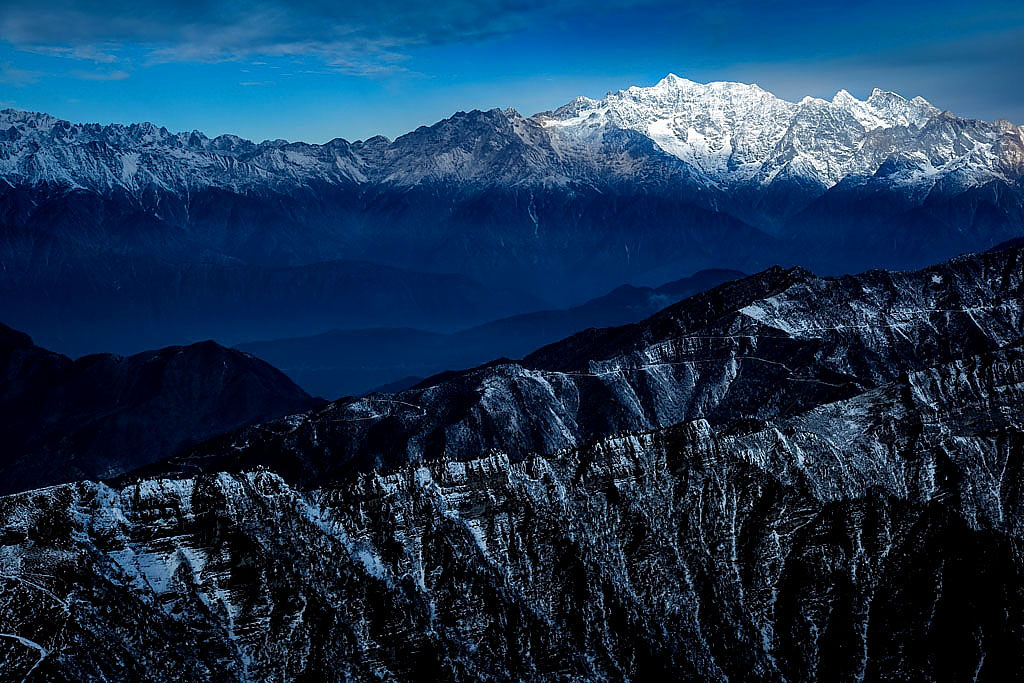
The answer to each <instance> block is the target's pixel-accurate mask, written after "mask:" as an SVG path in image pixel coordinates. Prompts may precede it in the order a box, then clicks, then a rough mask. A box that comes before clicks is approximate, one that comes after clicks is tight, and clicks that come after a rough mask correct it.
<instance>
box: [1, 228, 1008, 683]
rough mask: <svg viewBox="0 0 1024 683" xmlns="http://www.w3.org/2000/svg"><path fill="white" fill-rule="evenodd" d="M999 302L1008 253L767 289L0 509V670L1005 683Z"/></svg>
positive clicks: (735, 286)
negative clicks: (126, 477)
mask: <svg viewBox="0 0 1024 683" xmlns="http://www.w3.org/2000/svg"><path fill="white" fill-rule="evenodd" d="M1022 283H1024V249H1022V248H1015V249H1007V250H1003V251H999V252H996V253H991V254H984V255H979V256H969V257H963V258H959V259H955V260H953V261H951V262H949V263H946V264H942V265H938V266H934V267H932V268H927V269H925V270H922V271H916V272H908V273H889V272H883V271H873V272H869V273H866V274H863V275H859V276H855V277H845V278H840V279H823V278H819V277H816V276H814V275H812V274H811V273H808V272H806V271H802V270H784V269H771V270H768V271H765V272H763V273H760V274H758V275H755V276H752V277H750V278H747V279H744V280H740V281H737V282H733V283H728V284H725V285H723V286H721V287H718V288H715V289H713V290H710V291H708V292H705V293H703V294H700V295H698V296H695V297H691V298H690V299H687V300H686V301H683V302H681V303H679V304H677V305H675V306H672V307H670V308H668V309H666V310H665V311H663V312H661V313H659V314H657V315H655V316H654V317H652V318H650V319H648V320H646V321H644V322H642V323H639V324H635V325H629V326H626V327H621V328H613V329H606V330H594V331H589V332H586V333H583V334H580V335H576V336H575V337H571V338H569V339H567V340H565V341H563V342H559V343H557V344H553V345H551V346H548V347H546V348H544V349H541V350H540V351H538V352H536V353H534V354H532V355H531V356H528V357H527V358H526V359H525V360H524V361H522V362H521V363H512V362H506V363H496V364H491V365H488V366H486V367H482V368H479V369H476V370H472V371H468V372H465V373H459V374H455V375H453V376H446V377H443V378H439V379H437V380H435V381H432V382H428V383H426V384H425V385H424V386H423V387H421V388H418V389H415V390H411V391H406V392H402V393H399V394H394V395H386V394H378V395H375V396H370V397H367V398H365V399H361V400H358V401H346V402H335V403H332V404H329V405H327V406H326V407H323V408H319V409H315V410H313V411H310V412H307V413H305V414H303V415H300V416H294V417H292V418H289V419H287V420H280V421H276V422H271V423H267V424H264V425H261V426H259V427H253V428H246V429H243V430H241V431H240V432H237V433H236V434H234V435H232V436H230V437H225V438H221V439H217V440H214V441H212V442H208V443H206V444H203V445H201V446H200V447H198V448H197V449H195V450H194V451H193V452H192V454H191V455H190V456H189V457H187V458H183V459H176V460H174V461H172V462H171V463H169V464H167V465H164V466H162V470H161V472H157V471H156V470H153V471H152V472H151V474H150V475H149V476H146V477H142V478H139V477H138V476H134V477H132V478H131V480H124V481H121V482H119V483H117V484H116V485H109V484H99V483H91V482H82V483H77V484H69V485H64V486H60V487H54V488H49V489H45V490H40V491H33V492H27V493H23V494H19V495H16V496H8V497H6V498H0V523H2V525H3V531H2V532H0V533H2V537H0V581H2V582H3V584H4V590H3V592H2V593H0V596H2V597H0V632H2V633H3V634H5V636H3V637H0V648H2V650H0V653H2V656H3V659H0V666H2V667H3V670H4V671H5V672H13V673H14V677H15V678H18V679H20V677H21V676H23V675H25V674H26V673H27V674H30V676H29V678H30V680H31V679H32V677H37V678H38V679H50V678H56V679H64V678H70V679H87V678H90V677H96V678H108V679H109V678H141V679H154V680H170V679H174V680H211V679H217V680H295V679H316V680H321V679H332V680H341V679H350V680H370V679H375V678H380V677H383V678H400V679H403V678H404V679H409V678H413V677H416V678H423V677H427V678H433V679H438V680H465V681H469V680H520V679H526V680H573V679H585V680H623V679H629V680H652V679H653V680H659V679H673V680H675V679H683V680H686V679H696V680H705V679H710V680H762V681H779V680H788V681H805V680H950V681H961V680H971V679H976V680H998V681H1002V680H1012V679H1015V678H1020V677H1021V676H1024V663H1022V661H1021V659H1020V657H1019V652H1020V651H1021V649H1022V647H1024V632H1022V631H1021V628H1020V624H1022V623H1024V590H1022V588H1021V586H1024V581H1022V579H1024V559H1022V555H1021V552H1020V546H1021V541H1022V539H1024V509H1022V501H1024V494H1022V491H1024V486H1022V484H1024V469H1022V464H1024V461H1022V455H1024V350H1022V348H1021V342H1020V340H1021V337H1022V334H1024V329H1022V328H1024V291H1022V286H1024V284H1022ZM232 472H234V473H232Z"/></svg>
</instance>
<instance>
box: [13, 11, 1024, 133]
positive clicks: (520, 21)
mask: <svg viewBox="0 0 1024 683" xmlns="http://www.w3.org/2000/svg"><path fill="white" fill-rule="evenodd" d="M0 36H2V39H0V105H2V106H10V107H17V108H20V109H28V110H38V111H47V112H50V113H52V114H54V115H57V116H60V117H62V118H67V119H71V120H74V121H95V122H101V123H108V122H114V121H116V122H125V123H126V122H133V121H142V120H147V121H152V122H154V123H157V124H159V125H164V126H167V127H168V128H170V129H173V130H192V129H198V130H202V131H204V132H206V133H208V134H210V135H217V134H220V133H229V132H230V133H235V134H238V135H242V136H244V137H248V138H252V139H256V140H261V139H266V138H285V139H289V140H307V141H310V142H323V141H325V140H328V139H331V138H333V137H344V138H347V139H350V140H354V139H358V138H366V137H369V136H371V135H374V134H384V135H388V136H389V137H394V136H396V135H399V134H401V133H404V132H407V131H409V130H412V129H414V128H415V127H416V126H418V125H423V124H429V123H432V122H434V121H436V120H438V119H440V118H443V117H445V116H448V115H450V114H451V113H452V112H454V111H457V110H460V109H472V108H491V107H502V108H504V107H515V108H516V109H518V110H519V111H521V112H522V113H524V114H532V113H535V112H537V111H543V110H545V109H551V108H555V107H557V106H559V105H561V104H564V103H565V102H567V101H568V100H570V99H572V98H573V97H575V96H576V95H581V94H582V95H588V96H591V97H600V96H602V95H603V94H604V93H605V92H606V91H608V90H618V89H620V88H624V87H627V86H629V85H649V84H652V83H654V82H656V81H658V80H659V79H660V78H662V77H663V76H664V75H665V74H666V73H668V72H674V73H676V74H678V75H680V76H685V77H687V78H691V79H693V80H698V81H707V80H738V81H743V82H756V83H758V84H760V85H761V86H762V87H764V88H766V89H768V90H771V91H772V92H774V93H776V94H777V95H780V96H782V97H786V98H789V99H799V98H800V97H802V96H803V95H816V96H822V97H831V96H832V94H834V93H835V91H836V90H838V89H840V88H846V89H847V90H849V91H850V92H852V93H853V94H855V95H858V96H861V97H863V96H865V95H867V93H868V92H870V90H871V88H872V87H881V88H885V89H888V90H896V91H898V92H900V93H902V94H904V95H906V96H908V97H910V96H914V95H922V96H924V97H926V98H927V99H929V100H930V101H931V102H932V103H933V104H935V105H936V106H939V107H941V108H944V109H951V110H953V111H954V112H956V113H958V114H961V115H965V116H974V117H978V118H985V119H995V118H1008V119H1010V120H1013V121H1015V122H1017V123H1024V3H1021V2H1019V1H1018V2H987V1H980V2H973V3H969V4H968V3H963V2H957V3H952V2H944V1H943V0H937V1H934V2H919V1H916V0H910V1H909V2H904V3H894V2H891V1H889V2H879V1H876V0H869V1H868V2H859V3H843V4H835V5H834V4H830V3H823V2H819V3H816V4H813V5H811V4H809V3H796V2H760V3H749V2H738V1H732V0H726V1H725V2H720V3H714V4H704V3H700V4H698V3H687V2H672V3H665V2H658V1H656V0H651V1H645V0H618V1H615V2H611V3H593V2H582V1H580V0H552V1H549V2H539V1H537V0H476V1H471V0H456V1H454V2H445V1H443V0H438V1H435V2H407V1H405V0H378V1H377V2H366V1H363V2H358V3H356V2H340V3H339V2H331V1H330V0H298V1H294V0H293V1H292V2H284V1H283V0H271V1H257V2H203V1H201V0H185V1H182V2H162V3H151V4H150V6H141V7H140V6H139V4H138V3H135V2H131V1H129V0H101V1H96V0H91V1H83V0H52V1H51V2H47V3H46V4H45V5H43V4H40V3H36V2H33V3H28V2H23V1H22V0H5V1H4V2H2V3H0Z"/></svg>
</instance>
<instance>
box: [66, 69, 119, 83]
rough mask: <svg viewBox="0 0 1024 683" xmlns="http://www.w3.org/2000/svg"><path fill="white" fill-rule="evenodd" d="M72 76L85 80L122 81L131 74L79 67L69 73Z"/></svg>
mask: <svg viewBox="0 0 1024 683" xmlns="http://www.w3.org/2000/svg"><path fill="white" fill-rule="evenodd" d="M68 75H70V76H71V77H72V78H80V79H82V80H85V81H123V80H124V79H126V78H130V77H131V74H130V73H128V72H127V71H121V70H116V71H83V70H81V69H75V70H73V71H71V72H69V74H68Z"/></svg>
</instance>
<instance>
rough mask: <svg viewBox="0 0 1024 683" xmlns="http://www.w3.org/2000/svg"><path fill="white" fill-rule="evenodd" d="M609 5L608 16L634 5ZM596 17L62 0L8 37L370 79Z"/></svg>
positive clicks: (451, 5)
mask: <svg viewBox="0 0 1024 683" xmlns="http://www.w3.org/2000/svg"><path fill="white" fill-rule="evenodd" d="M636 4H638V3H637V0H617V1H616V2H611V3H605V4H604V5H603V9H604V10H607V9H611V8H615V7H628V6H632V5H636ZM581 11H588V12H590V11H595V9H594V7H593V6H592V5H591V4H590V3H586V2H582V1H581V0H561V1H560V2H543V1H541V0H478V1H470V0H457V1H456V2H409V1H408V0H381V1H379V2H373V3H354V2H335V3H332V2H323V1H321V0H305V1H300V2H280V1H263V2H257V3H253V4H247V3H213V2H179V3H174V2H166V3H154V4H151V5H149V6H146V7H140V6H139V5H138V4H137V3H134V2H127V1H126V0H111V1H109V2H108V1H89V0H55V1H54V2H52V3H48V4H47V5H46V6H45V7H40V6H39V5H38V4H35V3H31V4H30V3H26V2H18V1H15V2H11V3H4V5H3V6H2V7H0V35H3V36H4V38H5V39H6V40H7V41H9V42H11V43H13V44H15V45H17V46H19V47H21V48H23V49H26V50H32V51H36V52H40V53H46V54H52V55H59V56H67V57H74V58H80V59H93V60H94V61H104V60H106V61H115V60H116V59H117V49H116V48H113V49H112V48H111V46H116V45H142V46H145V47H146V48H147V50H148V60H149V61H150V62H151V63H164V62H172V61H193V62H219V61H226V60H236V59H252V58H255V57H283V56H296V57H298V56H302V57H315V58H317V59H320V60H322V61H323V62H324V63H325V64H326V65H328V66H330V67H331V68H333V69H336V70H338V71H343V72H346V73H356V74H362V75H372V74H377V73H387V72H391V71H395V70H398V69H401V68H402V66H401V63H402V62H403V61H404V60H405V54H404V52H405V51H406V50H408V49H411V48H415V47H417V46H423V45H438V44H446V43H453V42H464V41H471V40H479V39H482V38H486V37H493V36H497V35H502V34H506V33H509V32H513V31H518V30H522V29H525V28H528V27H530V26H535V25H539V24H542V23H543V22H545V21H548V20H550V19H552V18H555V17H557V16H561V15H564V14H567V13H573V12H581Z"/></svg>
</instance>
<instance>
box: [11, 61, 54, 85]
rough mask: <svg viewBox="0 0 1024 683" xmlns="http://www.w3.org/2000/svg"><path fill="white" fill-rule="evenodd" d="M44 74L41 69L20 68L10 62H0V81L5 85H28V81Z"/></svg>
mask: <svg viewBox="0 0 1024 683" xmlns="http://www.w3.org/2000/svg"><path fill="white" fill-rule="evenodd" d="M45 75H46V74H44V73H43V72H41V71H32V70H30V69H20V68H18V67H16V66H14V65H13V64H11V63H10V62H5V63H3V64H0V83H5V84H7V85H15V86H17V85H28V84H29V83H35V82H37V81H38V80H39V79H40V78H42V77H43V76H45Z"/></svg>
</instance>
